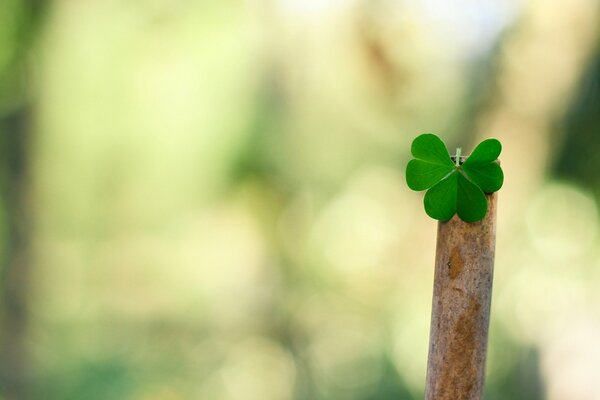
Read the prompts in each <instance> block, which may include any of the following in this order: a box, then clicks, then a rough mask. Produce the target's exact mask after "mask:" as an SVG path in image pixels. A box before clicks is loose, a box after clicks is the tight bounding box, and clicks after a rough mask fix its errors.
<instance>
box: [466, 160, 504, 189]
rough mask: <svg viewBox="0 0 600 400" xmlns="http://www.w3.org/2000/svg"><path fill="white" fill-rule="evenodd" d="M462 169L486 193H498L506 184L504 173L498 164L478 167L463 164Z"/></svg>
mask: <svg viewBox="0 0 600 400" xmlns="http://www.w3.org/2000/svg"><path fill="white" fill-rule="evenodd" d="M467 160H468V159H467ZM462 167H463V170H464V171H465V173H466V174H467V175H468V176H469V178H471V180H472V181H473V182H474V183H475V184H476V185H477V186H479V187H480V188H481V190H483V191H484V192H485V193H493V192H497V191H498V190H500V188H501V187H502V184H503V183H504V173H503V172H502V168H500V165H499V164H498V163H497V162H491V163H487V164H481V165H476V166H475V167H474V166H471V165H467V166H465V164H463V165H462Z"/></svg>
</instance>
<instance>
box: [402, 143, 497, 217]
mask: <svg viewBox="0 0 600 400" xmlns="http://www.w3.org/2000/svg"><path fill="white" fill-rule="evenodd" d="M500 151H502V145H501V144H500V142H499V141H498V140H496V139H487V140H484V141H483V142H481V143H479V145H478V146H477V147H476V148H475V150H473V153H471V155H470V156H469V157H467V158H466V160H465V161H463V159H464V157H462V158H461V156H460V153H461V151H460V149H456V157H455V160H454V161H453V160H452V158H451V157H450V154H449V153H448V150H447V149H446V145H445V144H444V142H442V140H441V139H440V138H439V137H437V136H436V135H433V134H431V133H426V134H423V135H420V136H417V137H416V138H415V140H414V141H413V143H412V147H411V152H412V155H413V156H414V158H415V159H414V160H410V161H409V163H408V165H407V167H406V183H407V184H408V187H410V188H411V189H412V190H419V191H420V190H427V189H428V190H427V193H425V199H424V203H425V212H426V213H427V214H428V215H429V216H430V217H431V218H434V219H437V220H441V221H447V220H449V219H450V218H452V217H453V216H454V214H455V213H457V214H458V216H459V217H460V218H461V219H462V220H463V221H465V222H476V221H480V220H482V219H483V217H485V214H486V212H487V207H488V205H487V199H486V197H485V193H493V192H496V191H498V190H499V189H500V188H501V187H502V183H503V182H504V174H503V173H502V168H500V164H499V162H498V156H499V155H500Z"/></svg>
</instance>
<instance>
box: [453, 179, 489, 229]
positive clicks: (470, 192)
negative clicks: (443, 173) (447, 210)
mask: <svg viewBox="0 0 600 400" xmlns="http://www.w3.org/2000/svg"><path fill="white" fill-rule="evenodd" d="M457 175H458V188H457V189H458V190H457V192H458V195H457V196H456V198H457V203H456V211H457V213H458V216H459V217H460V219H462V220H463V221H465V222H476V221H481V220H482V219H483V218H484V217H485V213H486V212H487V208H488V205H487V199H486V198H485V194H484V193H483V191H482V190H481V189H480V188H479V187H478V186H477V185H475V184H474V183H472V182H471V181H470V180H468V179H467V178H466V177H465V176H464V175H463V174H461V173H457Z"/></svg>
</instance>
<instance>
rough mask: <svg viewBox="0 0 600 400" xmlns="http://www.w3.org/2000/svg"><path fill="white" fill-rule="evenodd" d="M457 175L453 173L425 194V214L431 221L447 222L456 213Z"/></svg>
mask: <svg viewBox="0 0 600 400" xmlns="http://www.w3.org/2000/svg"><path fill="white" fill-rule="evenodd" d="M458 175H460V174H458V173H457V172H456V171H455V172H453V173H452V174H451V175H450V176H448V177H447V178H446V179H442V180H441V181H439V182H438V184H437V185H435V186H434V187H432V188H431V189H429V190H428V191H427V193H425V199H423V202H424V204H425V212H426V213H427V215H429V216H430V217H431V218H433V219H437V220H440V221H447V220H449V219H450V218H452V217H453V216H454V214H455V213H456V200H457V196H458V191H457V190H456V186H457V178H458Z"/></svg>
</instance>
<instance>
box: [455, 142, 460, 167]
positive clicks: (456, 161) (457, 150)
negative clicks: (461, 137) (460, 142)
mask: <svg viewBox="0 0 600 400" xmlns="http://www.w3.org/2000/svg"><path fill="white" fill-rule="evenodd" d="M461 151H462V149H461V148H460V147H457V148H456V159H455V160H454V163H455V164H456V166H457V167H458V166H459V165H460V153H461Z"/></svg>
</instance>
